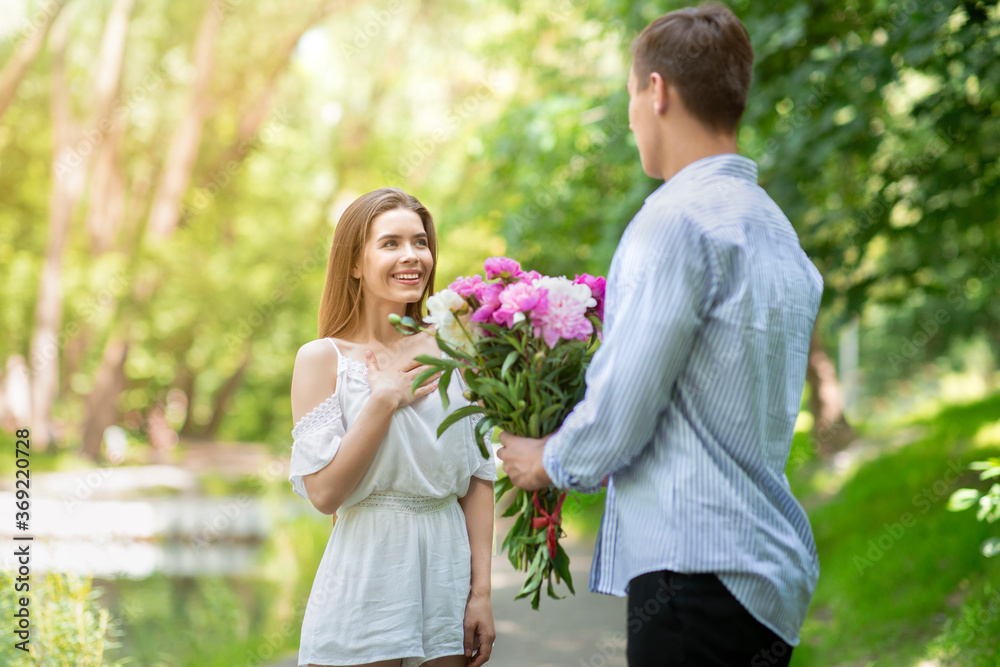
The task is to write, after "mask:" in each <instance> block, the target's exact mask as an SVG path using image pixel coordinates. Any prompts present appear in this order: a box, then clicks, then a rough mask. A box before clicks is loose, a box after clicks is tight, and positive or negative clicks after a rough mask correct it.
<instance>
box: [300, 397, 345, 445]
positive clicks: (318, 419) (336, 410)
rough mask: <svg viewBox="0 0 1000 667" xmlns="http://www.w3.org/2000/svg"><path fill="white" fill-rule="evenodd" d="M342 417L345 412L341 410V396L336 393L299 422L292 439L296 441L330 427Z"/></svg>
mask: <svg viewBox="0 0 1000 667" xmlns="http://www.w3.org/2000/svg"><path fill="white" fill-rule="evenodd" d="M342 416H343V412H342V410H341V408H340V394H339V393H338V392H336V391H335V392H333V393H332V394H331V395H330V396H329V397H328V398H327V399H326V400H325V401H323V402H322V403H320V404H319V405H317V406H316V407H315V408H313V409H312V410H310V411H309V412H308V413H306V414H305V415H303V416H302V418H301V419H299V421H298V422H297V423H296V424H295V426H294V427H293V428H292V439H293V440H295V439H296V438H298V437H300V436H302V435H303V434H305V433H307V432H309V431H312V430H314V429H317V428H323V427H324V426H329V425H330V424H332V423H334V422H336V421H339V420H340V419H341V417H342Z"/></svg>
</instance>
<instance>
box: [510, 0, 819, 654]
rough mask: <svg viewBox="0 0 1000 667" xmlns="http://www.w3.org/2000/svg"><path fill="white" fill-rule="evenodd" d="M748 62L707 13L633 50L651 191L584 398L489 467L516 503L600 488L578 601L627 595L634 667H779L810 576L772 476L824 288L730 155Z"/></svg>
mask: <svg viewBox="0 0 1000 667" xmlns="http://www.w3.org/2000/svg"><path fill="white" fill-rule="evenodd" d="M752 63H753V49H752V48H751V45H750V40H749V36H748V35H747V32H746V28H744V26H743V24H742V23H741V22H740V21H739V19H737V18H736V17H735V16H734V15H733V14H732V13H731V12H730V11H729V10H728V9H725V8H723V7H719V6H702V7H699V8H697V9H694V8H691V9H683V10H679V11H675V12H671V13H669V14H666V15H665V16H661V17H660V18H658V19H656V20H655V21H653V22H652V23H651V24H650V25H649V26H648V27H647V28H646V29H645V30H644V31H643V32H642V34H641V35H639V37H638V38H637V40H636V41H635V44H634V45H633V63H632V68H631V72H630V76H629V81H628V91H629V126H630V127H631V129H632V131H633V132H634V133H635V138H636V143H637V144H638V147H639V157H640V159H641V161H642V167H643V170H644V171H645V172H646V173H647V174H648V175H649V176H651V177H653V178H662V179H664V180H665V181H666V182H665V183H664V184H663V185H661V186H660V187H659V188H658V189H657V190H656V191H655V192H654V193H653V194H651V195H650V196H649V197H648V198H647V199H646V201H645V204H644V205H643V207H642V209H641V210H640V211H639V212H638V214H636V216H635V218H634V219H633V220H632V222H631V223H630V224H629V226H628V228H627V229H626V231H625V233H624V235H623V236H622V239H621V242H620V244H619V246H618V249H617V251H616V252H615V256H614V259H613V261H612V264H611V270H610V273H609V277H608V291H607V301H606V305H605V309H606V310H605V317H606V319H605V329H604V342H603V344H602V345H601V347H600V349H599V350H598V351H597V354H596V355H595V357H594V360H593V363H592V365H591V367H590V369H589V370H588V372H587V393H586V397H585V398H584V400H583V401H582V402H581V403H580V404H579V405H578V406H577V407H576V409H575V410H574V411H573V413H572V414H571V415H570V416H569V418H568V419H567V420H566V422H565V423H564V424H563V426H562V427H561V428H560V429H559V431H557V432H556V433H555V434H553V435H550V436H549V437H547V438H544V439H530V438H521V437H516V436H512V435H509V434H504V435H502V436H501V437H500V440H501V442H502V443H503V445H504V446H503V447H501V448H500V450H499V451H498V452H497V456H498V458H500V459H501V460H503V467H504V471H505V472H506V473H507V474H508V475H509V476H510V478H511V480H513V482H514V483H515V484H516V485H517V486H519V487H521V488H524V489H529V490H531V489H536V488H543V487H545V486H546V485H548V484H550V483H551V484H554V485H555V486H556V487H558V488H564V489H576V490H580V491H585V492H594V491H597V490H599V489H600V486H601V483H602V479H604V478H606V477H607V476H608V475H610V479H609V480H608V481H607V487H608V491H607V500H606V505H605V510H604V517H603V520H602V523H601V531H600V536H599V539H598V542H597V546H596V549H595V554H594V561H593V569H592V572H591V580H590V590H591V591H594V592H600V593H607V594H612V595H618V596H625V595H627V596H628V618H627V624H628V659H629V665H632V666H633V667H635V666H637V665H642V666H647V665H696V666H698V667H705V666H706V665H720V666H721V665H726V666H729V665H748V666H750V667H756V666H757V665H760V666H765V665H766V666H768V667H773V666H774V665H787V664H788V661H789V659H790V656H791V651H792V649H791V647H792V646H795V645H797V644H798V643H799V636H798V635H799V629H800V628H801V626H802V622H803V619H804V617H805V614H806V609H807V608H808V606H809V601H810V599H811V597H812V594H813V591H814V590H815V586H816V580H817V578H818V576H819V562H818V558H817V555H816V547H815V543H814V541H813V536H812V532H811V530H810V527H809V520H808V517H807V516H806V513H805V512H804V511H803V509H802V507H801V505H800V504H799V503H798V501H797V500H796V499H795V498H794V497H793V496H792V494H791V492H790V491H789V487H788V480H787V478H786V477H785V473H784V470H785V465H786V462H787V460H788V453H789V450H790V448H791V442H792V432H793V428H794V424H795V419H796V416H797V415H798V411H799V403H800V400H801V396H802V386H803V383H804V380H805V373H806V358H807V355H808V351H809V339H810V337H811V335H812V330H813V325H814V323H815V320H816V314H817V311H818V309H819V303H820V296H821V293H822V291H823V280H822V278H821V277H820V275H819V272H818V271H817V270H816V268H815V267H814V266H813V264H812V262H811V261H810V260H809V258H808V257H807V256H806V255H805V253H804V252H803V251H802V248H801V246H800V244H799V240H798V236H797V235H796V233H795V231H794V230H793V229H792V226H791V224H790V223H789V221H788V219H787V218H786V217H785V215H784V214H783V213H782V212H781V210H780V209H779V208H778V206H777V205H776V204H775V203H774V201H772V200H771V198H770V197H769V196H768V195H767V193H765V192H764V190H762V189H761V188H760V187H758V185H757V165H756V163H754V162H753V161H752V160H750V159H748V158H746V157H742V156H740V155H738V154H737V153H736V129H737V126H738V123H739V120H740V117H741V116H742V114H743V110H744V108H745V106H746V96H747V89H748V88H749V86H750V78H751V67H752Z"/></svg>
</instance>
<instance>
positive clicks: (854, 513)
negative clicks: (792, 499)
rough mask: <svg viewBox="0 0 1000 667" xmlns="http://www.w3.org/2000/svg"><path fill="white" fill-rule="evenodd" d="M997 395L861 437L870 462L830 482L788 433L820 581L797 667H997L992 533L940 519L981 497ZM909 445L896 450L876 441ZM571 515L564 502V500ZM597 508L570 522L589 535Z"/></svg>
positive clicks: (998, 594) (827, 472) (792, 471)
mask: <svg viewBox="0 0 1000 667" xmlns="http://www.w3.org/2000/svg"><path fill="white" fill-rule="evenodd" d="M998 417H1000V394H997V395H994V396H991V397H989V398H986V399H983V400H980V401H976V402H973V403H969V404H965V405H956V406H949V407H945V408H943V409H941V410H940V411H939V412H937V413H936V414H933V415H931V416H925V417H920V418H918V419H912V420H909V421H905V420H904V421H901V422H900V423H898V424H896V425H895V426H894V428H893V430H892V431H890V432H882V433H873V432H870V431H869V430H867V429H866V428H865V427H864V425H860V426H859V429H858V430H859V433H860V435H861V436H862V438H863V439H864V440H866V441H867V442H869V443H871V445H870V447H869V452H868V454H867V456H863V457H859V458H858V462H857V463H856V464H854V465H848V466H846V467H845V468H844V469H843V470H842V471H837V470H836V469H835V468H834V467H833V466H831V465H829V464H826V463H823V462H819V461H811V460H809V459H810V454H809V452H808V438H807V437H806V436H805V434H802V433H798V434H796V441H795V443H794V444H793V453H792V457H791V461H792V463H790V465H789V468H788V470H789V472H788V474H789V478H790V482H791V485H792V488H793V490H794V491H795V493H796V495H797V497H798V498H799V499H800V500H801V501H802V503H803V505H804V506H805V507H806V508H807V509H808V511H809V516H810V521H811V524H812V528H813V533H814V535H815V538H816V545H817V549H818V551H819V556H820V578H819V582H818V585H817V589H816V593H815V596H814V597H813V600H812V604H811V606H810V609H809V613H808V615H807V618H806V622H805V625H804V627H803V628H802V635H801V637H802V644H801V645H800V646H799V647H798V648H796V650H795V652H794V654H793V659H792V665H793V667H819V666H842V667H846V666H852V667H853V666H857V667H882V666H886V667H888V666H892V667H897V666H900V665H902V666H912V667H917V666H920V667H951V666H952V665H954V666H958V665H962V666H965V665H969V666H972V667H1000V657H998V656H1000V557H997V558H993V559H987V558H984V557H983V556H981V555H980V553H979V545H980V543H981V542H982V541H983V540H984V539H986V538H987V537H989V536H991V535H996V534H997V532H998V531H997V528H996V526H993V525H990V524H987V523H982V522H978V521H976V517H975V511H974V510H969V511H966V512H960V513H952V512H948V511H947V510H946V509H945V505H946V503H947V501H948V497H949V496H950V495H951V493H952V492H953V491H955V490H956V489H958V488H961V487H966V486H974V487H977V488H981V489H985V488H986V487H988V485H989V483H988V482H980V481H979V480H978V476H977V475H976V473H974V472H971V471H968V464H969V463H970V462H971V461H974V460H979V459H984V458H987V457H989V456H996V455H997V454H998V453H1000V441H997V439H996V438H995V437H992V435H991V437H987V438H984V437H982V436H983V434H984V433H987V434H995V433H997V432H998V430H997V427H996V426H995V424H997V423H998V421H997V420H998ZM907 434H912V439H910V440H905V441H904V442H897V443H895V444H893V445H891V446H890V445H884V446H879V445H878V443H880V442H889V441H892V440H897V441H898V440H899V437H898V436H900V435H903V436H906V435H907ZM567 506H569V501H567ZM602 509H603V499H600V502H588V503H587V504H586V505H585V507H584V508H583V509H582V510H579V511H577V512H576V513H574V514H573V515H572V516H571V517H570V518H569V520H568V521H567V522H566V529H567V531H568V532H575V533H578V534H588V535H595V534H596V531H597V527H598V526H599V525H600V515H601V511H602Z"/></svg>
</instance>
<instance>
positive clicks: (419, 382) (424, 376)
mask: <svg viewBox="0 0 1000 667" xmlns="http://www.w3.org/2000/svg"><path fill="white" fill-rule="evenodd" d="M437 372H438V369H436V368H428V369H427V370H425V371H421V372H420V374H419V375H417V377H415V378H413V384H411V385H410V392H411V393H414V392H416V391H417V389H420V387H422V386H423V384H424V383H425V382H427V380H428V378H431V377H433V376H434V374H435V373H437Z"/></svg>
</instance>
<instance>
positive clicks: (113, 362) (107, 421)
mask: <svg viewBox="0 0 1000 667" xmlns="http://www.w3.org/2000/svg"><path fill="white" fill-rule="evenodd" d="M128 347H129V344H128V341H127V340H125V339H124V338H117V337H113V338H112V339H111V340H109V341H108V344H107V346H106V347H105V348H104V358H103V359H102V360H101V367H100V369H99V370H98V371H97V381H96V382H95V383H94V390H93V391H92V392H90V395H89V396H87V399H86V400H85V402H84V403H85V407H86V418H85V420H84V424H83V447H82V451H83V454H84V455H85V456H88V457H90V458H91V459H93V460H94V461H100V460H101V441H102V440H103V439H104V429H106V428H107V427H108V426H111V425H112V424H114V423H116V422H117V421H118V417H119V415H118V397H119V396H120V395H121V393H122V392H123V391H124V390H125V380H126V378H125V360H126V359H127V358H128Z"/></svg>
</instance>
